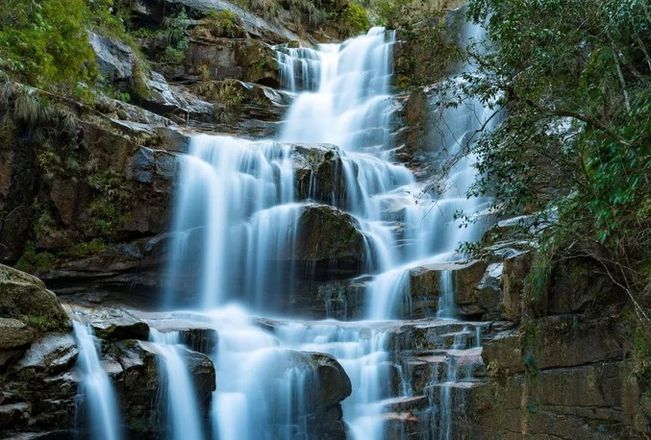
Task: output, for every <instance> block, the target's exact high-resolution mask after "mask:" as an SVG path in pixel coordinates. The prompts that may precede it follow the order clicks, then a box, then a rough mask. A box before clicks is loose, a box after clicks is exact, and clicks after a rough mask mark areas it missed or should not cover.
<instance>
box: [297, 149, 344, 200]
mask: <svg viewBox="0 0 651 440" xmlns="http://www.w3.org/2000/svg"><path fill="white" fill-rule="evenodd" d="M291 154H292V160H293V164H294V175H295V178H296V192H297V195H298V197H299V198H302V199H311V200H314V201H316V202H322V203H329V204H332V205H335V206H339V207H342V208H343V207H344V205H345V200H346V187H345V176H344V174H343V171H344V170H343V164H342V161H341V155H340V153H339V148H338V147H336V146H335V145H331V144H310V145H307V144H294V145H292V146H291Z"/></svg>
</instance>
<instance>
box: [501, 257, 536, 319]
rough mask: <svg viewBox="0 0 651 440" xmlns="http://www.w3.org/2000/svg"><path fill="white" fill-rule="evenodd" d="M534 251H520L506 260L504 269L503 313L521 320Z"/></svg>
mask: <svg viewBox="0 0 651 440" xmlns="http://www.w3.org/2000/svg"><path fill="white" fill-rule="evenodd" d="M531 260H532V253H531V252H525V253H519V254H516V255H515V256H512V257H510V258H507V259H505V260H504V265H503V269H502V277H501V278H502V299H501V303H500V308H501V312H502V315H503V316H504V317H505V318H506V319H509V320H511V321H515V322H519V321H520V319H521V317H522V308H523V296H524V282H525V280H526V277H527V274H528V273H529V270H530V269H531Z"/></svg>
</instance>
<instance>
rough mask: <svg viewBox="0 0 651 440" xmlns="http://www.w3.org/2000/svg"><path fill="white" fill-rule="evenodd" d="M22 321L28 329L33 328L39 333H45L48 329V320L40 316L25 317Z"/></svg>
mask: <svg viewBox="0 0 651 440" xmlns="http://www.w3.org/2000/svg"><path fill="white" fill-rule="evenodd" d="M22 320H23V321H24V322H25V324H27V325H28V326H30V327H34V328H36V329H37V330H40V331H46V330H48V329H49V328H50V323H49V319H48V318H47V317H46V316H41V315H26V316H23V317H22Z"/></svg>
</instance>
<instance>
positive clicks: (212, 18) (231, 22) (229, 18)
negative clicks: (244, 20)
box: [201, 10, 243, 38]
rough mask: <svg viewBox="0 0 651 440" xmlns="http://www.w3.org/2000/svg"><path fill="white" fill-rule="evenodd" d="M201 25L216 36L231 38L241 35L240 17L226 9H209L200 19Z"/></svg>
mask: <svg viewBox="0 0 651 440" xmlns="http://www.w3.org/2000/svg"><path fill="white" fill-rule="evenodd" d="M201 26H203V27H204V28H206V29H207V30H208V31H209V32H210V33H211V34H213V35H214V36H216V37H228V38H233V37H239V36H243V33H242V31H241V29H240V26H241V23H240V18H239V17H238V16H237V14H235V13H234V12H231V11H228V10H222V11H211V12H210V13H208V15H207V16H206V17H205V18H204V19H203V20H202V21H201Z"/></svg>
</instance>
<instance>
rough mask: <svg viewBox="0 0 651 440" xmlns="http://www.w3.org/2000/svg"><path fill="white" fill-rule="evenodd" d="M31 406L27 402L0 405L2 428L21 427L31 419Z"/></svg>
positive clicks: (0, 426)
mask: <svg viewBox="0 0 651 440" xmlns="http://www.w3.org/2000/svg"><path fill="white" fill-rule="evenodd" d="M30 409H31V408H30V406H29V404H28V403H26V402H19V403H11V404H8V405H0V428H4V427H6V426H10V425H19V424H21V422H25V421H27V420H28V419H29V413H30Z"/></svg>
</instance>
